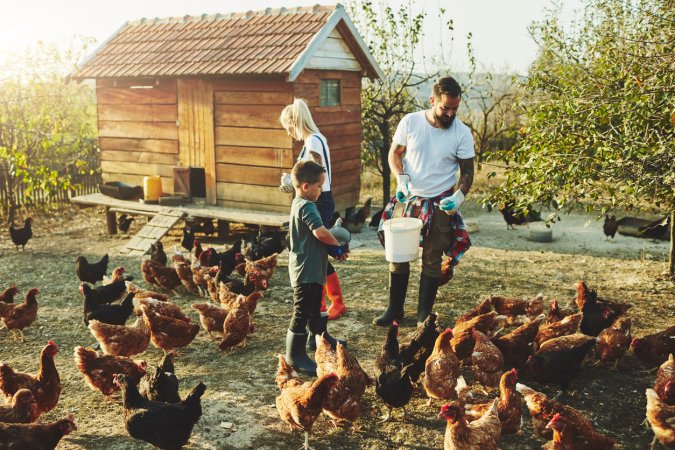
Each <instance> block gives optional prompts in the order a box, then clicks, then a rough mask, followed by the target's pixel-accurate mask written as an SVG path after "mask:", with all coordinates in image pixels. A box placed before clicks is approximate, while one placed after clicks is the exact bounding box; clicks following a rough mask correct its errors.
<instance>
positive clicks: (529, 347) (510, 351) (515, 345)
mask: <svg viewBox="0 0 675 450" xmlns="http://www.w3.org/2000/svg"><path fill="white" fill-rule="evenodd" d="M543 320H544V315H543V314H540V315H539V317H537V318H536V319H534V320H533V321H531V322H528V323H526V324H525V325H521V326H520V327H518V328H516V329H515V330H513V331H512V332H510V333H508V334H504V335H502V336H499V337H493V338H492V343H493V344H495V346H496V347H497V348H498V349H499V351H500V352H502V355H504V364H507V365H511V366H514V367H517V368H521V367H523V366H524V365H525V361H527V358H529V357H530V355H531V354H532V351H533V346H534V338H535V336H536V335H537V332H538V331H539V326H540V325H541V323H542V322H543Z"/></svg>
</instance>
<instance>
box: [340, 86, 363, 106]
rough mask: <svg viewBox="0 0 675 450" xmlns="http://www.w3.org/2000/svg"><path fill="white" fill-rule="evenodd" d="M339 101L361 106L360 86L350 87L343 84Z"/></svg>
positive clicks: (344, 103)
mask: <svg viewBox="0 0 675 450" xmlns="http://www.w3.org/2000/svg"><path fill="white" fill-rule="evenodd" d="M340 103H342V104H343V105H359V106H361V88H360V87H358V88H352V87H347V86H344V87H343V88H342V98H341V99H340Z"/></svg>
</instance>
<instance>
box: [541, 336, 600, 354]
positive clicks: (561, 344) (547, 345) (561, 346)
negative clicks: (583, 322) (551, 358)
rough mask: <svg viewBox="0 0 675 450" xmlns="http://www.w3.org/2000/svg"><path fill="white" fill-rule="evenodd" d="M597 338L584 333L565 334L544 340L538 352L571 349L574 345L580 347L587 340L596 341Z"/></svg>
mask: <svg viewBox="0 0 675 450" xmlns="http://www.w3.org/2000/svg"><path fill="white" fill-rule="evenodd" d="M595 339H596V338H594V337H593V336H586V335H585V334H583V333H574V334H566V335H565V336H559V337H557V338H553V339H549V340H547V341H544V342H542V343H541V345H540V346H539V349H538V350H537V353H542V352H559V351H561V350H569V349H571V348H573V347H579V346H581V345H584V344H586V343H587V342H591V341H594V340H595Z"/></svg>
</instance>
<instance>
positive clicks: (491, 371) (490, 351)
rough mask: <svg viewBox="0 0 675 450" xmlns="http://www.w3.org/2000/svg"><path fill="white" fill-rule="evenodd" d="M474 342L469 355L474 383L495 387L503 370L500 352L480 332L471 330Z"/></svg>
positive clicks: (502, 358)
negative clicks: (474, 378)
mask: <svg viewBox="0 0 675 450" xmlns="http://www.w3.org/2000/svg"><path fill="white" fill-rule="evenodd" d="M472 332H473V339H474V341H475V342H476V344H475V346H474V348H473V353H471V365H472V366H473V373H474V375H475V377H476V381H477V382H478V383H480V384H482V385H483V386H497V384H499V377H500V376H501V373H502V370H503V369H504V356H503V355H502V352H500V351H499V349H498V348H497V347H496V346H495V345H494V344H493V343H492V342H491V341H490V339H489V338H488V337H487V336H485V335H484V334H483V333H481V332H480V331H478V330H476V329H475V328H474V329H473V330H472Z"/></svg>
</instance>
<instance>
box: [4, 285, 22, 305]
mask: <svg viewBox="0 0 675 450" xmlns="http://www.w3.org/2000/svg"><path fill="white" fill-rule="evenodd" d="M18 293H19V290H18V289H17V288H16V285H13V286H10V287H8V288H7V289H5V290H4V291H2V293H1V294H0V302H3V303H14V296H16V294H18Z"/></svg>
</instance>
